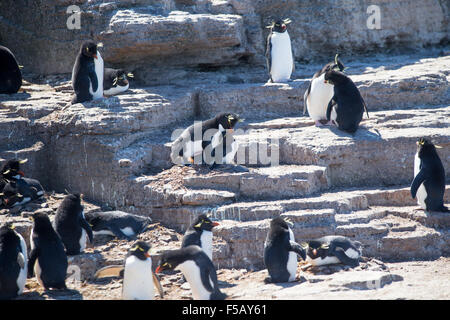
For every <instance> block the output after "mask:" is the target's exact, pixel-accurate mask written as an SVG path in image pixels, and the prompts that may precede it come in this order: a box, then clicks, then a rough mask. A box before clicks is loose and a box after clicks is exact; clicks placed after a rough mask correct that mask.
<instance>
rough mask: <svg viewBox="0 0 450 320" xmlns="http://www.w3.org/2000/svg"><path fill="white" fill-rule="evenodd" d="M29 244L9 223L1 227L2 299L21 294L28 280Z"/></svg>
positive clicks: (0, 269)
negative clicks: (27, 244)
mask: <svg viewBox="0 0 450 320" xmlns="http://www.w3.org/2000/svg"><path fill="white" fill-rule="evenodd" d="M27 257H28V256H27V246H26V244H25V240H24V239H23V237H22V236H21V235H20V234H19V233H17V232H16V231H15V230H14V225H13V224H11V223H8V224H6V225H4V226H2V227H1V228H0V300H4V299H12V298H15V297H17V296H18V295H21V294H22V292H23V289H24V288H25V282H26V280H27V268H28V266H27V263H28V261H27V260H28V258H27Z"/></svg>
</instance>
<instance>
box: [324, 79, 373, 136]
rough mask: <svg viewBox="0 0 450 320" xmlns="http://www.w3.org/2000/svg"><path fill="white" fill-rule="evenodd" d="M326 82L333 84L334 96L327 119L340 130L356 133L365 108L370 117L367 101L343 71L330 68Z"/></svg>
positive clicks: (329, 104) (329, 105)
mask: <svg viewBox="0 0 450 320" xmlns="http://www.w3.org/2000/svg"><path fill="white" fill-rule="evenodd" d="M324 82H325V83H329V84H331V85H333V87H334V89H333V92H334V94H333V98H332V99H331V100H330V102H329V103H328V107H327V120H328V121H330V119H331V121H333V122H334V123H335V124H336V125H337V126H338V128H339V129H340V130H342V131H346V132H348V133H351V134H354V133H355V132H356V130H358V126H359V123H360V122H361V120H362V118H363V114H364V110H365V111H366V113H367V118H369V112H368V111H367V107H366V103H365V102H364V99H363V97H362V96H361V94H360V93H359V90H358V88H357V87H356V85H355V84H354V83H353V81H352V80H351V79H350V78H349V77H348V76H346V75H345V74H344V73H343V72H341V71H336V70H328V71H327V72H326V73H325V80H324Z"/></svg>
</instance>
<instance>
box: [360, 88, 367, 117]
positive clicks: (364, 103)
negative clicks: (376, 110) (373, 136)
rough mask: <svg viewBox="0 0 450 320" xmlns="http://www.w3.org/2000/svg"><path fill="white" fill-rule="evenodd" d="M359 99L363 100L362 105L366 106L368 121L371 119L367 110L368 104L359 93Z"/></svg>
mask: <svg viewBox="0 0 450 320" xmlns="http://www.w3.org/2000/svg"><path fill="white" fill-rule="evenodd" d="M359 97H360V98H361V102H362V104H363V106H364V110H366V114H367V119H369V111H368V110H367V105H366V102H365V101H364V99H363V97H362V95H361V93H359Z"/></svg>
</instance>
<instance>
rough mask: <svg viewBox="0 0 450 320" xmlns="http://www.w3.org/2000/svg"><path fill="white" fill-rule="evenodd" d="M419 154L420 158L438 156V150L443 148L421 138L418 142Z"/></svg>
mask: <svg viewBox="0 0 450 320" xmlns="http://www.w3.org/2000/svg"><path fill="white" fill-rule="evenodd" d="M416 144H417V153H418V156H419V158H422V157H423V156H425V155H427V154H436V153H437V152H436V148H438V149H440V148H442V147H441V146H438V145H434V144H433V143H432V142H431V141H430V140H428V139H426V138H420V139H419V140H418V141H417V142H416Z"/></svg>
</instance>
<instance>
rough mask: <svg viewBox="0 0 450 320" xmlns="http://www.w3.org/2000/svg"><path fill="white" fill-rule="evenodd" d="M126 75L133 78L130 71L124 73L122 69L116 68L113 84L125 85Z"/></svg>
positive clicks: (126, 82)
mask: <svg viewBox="0 0 450 320" xmlns="http://www.w3.org/2000/svg"><path fill="white" fill-rule="evenodd" d="M128 77H129V78H133V77H134V75H133V74H132V73H131V72H128V73H126V72H125V70H123V69H118V70H116V72H115V78H114V81H113V86H116V85H118V86H121V87H124V86H126V85H127V84H128Z"/></svg>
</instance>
